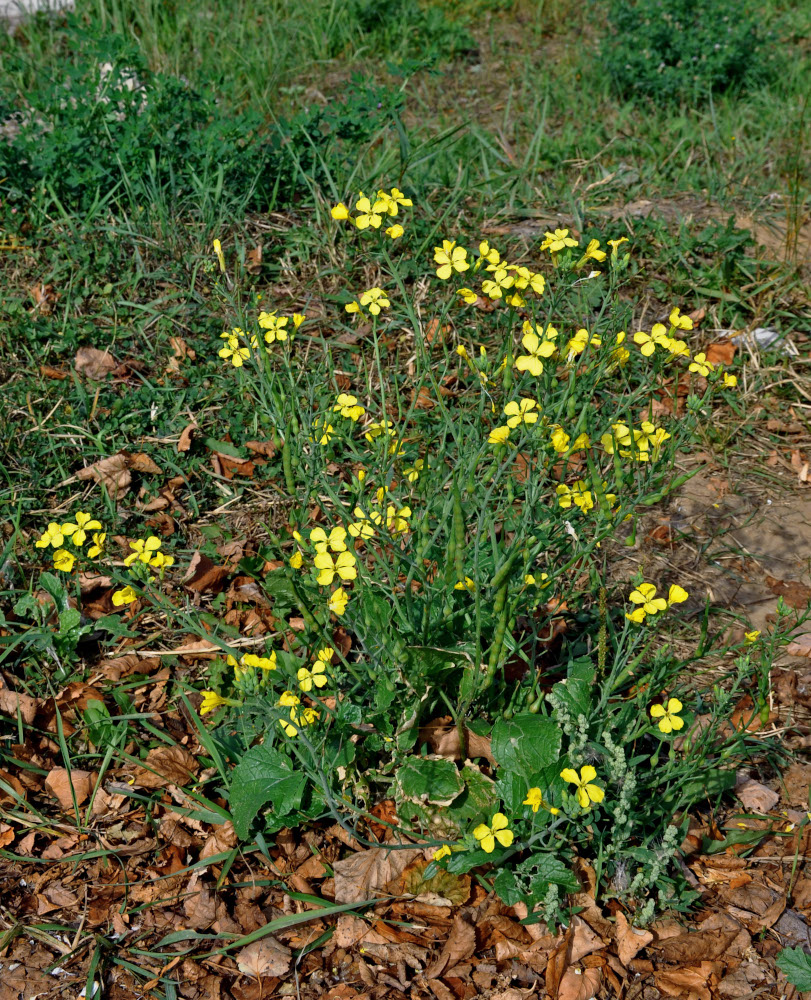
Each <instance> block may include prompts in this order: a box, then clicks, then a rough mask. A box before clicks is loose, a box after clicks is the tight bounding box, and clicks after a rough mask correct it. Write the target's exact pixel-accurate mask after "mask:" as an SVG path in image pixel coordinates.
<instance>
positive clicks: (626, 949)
mask: <svg viewBox="0 0 811 1000" xmlns="http://www.w3.org/2000/svg"><path fill="white" fill-rule="evenodd" d="M616 941H617V955H618V956H619V960H620V962H622V964H623V965H626V966H627V965H628V963H629V962H630V961H631V959H632V958H636V956H637V955H638V954H639V952H640V951H642V949H643V948H647V946H648V945H649V944H650V943H651V941H653V934H652V933H651V932H650V931H645V930H642V929H641V928H638V927H632V926H631V925H630V924H629V923H628V920H627V919H626V917H625V914H624V913H622V911H618V912H617V931H616Z"/></svg>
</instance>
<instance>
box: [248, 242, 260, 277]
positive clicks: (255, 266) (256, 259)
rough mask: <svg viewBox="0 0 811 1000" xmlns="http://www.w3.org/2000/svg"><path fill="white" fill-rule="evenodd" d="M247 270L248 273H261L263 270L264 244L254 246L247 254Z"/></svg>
mask: <svg viewBox="0 0 811 1000" xmlns="http://www.w3.org/2000/svg"><path fill="white" fill-rule="evenodd" d="M245 270H246V271H247V272H248V274H259V272H260V271H261V270H262V244H261V243H260V244H259V246H255V247H253V249H251V250H249V251H248V252H247V253H246V254H245Z"/></svg>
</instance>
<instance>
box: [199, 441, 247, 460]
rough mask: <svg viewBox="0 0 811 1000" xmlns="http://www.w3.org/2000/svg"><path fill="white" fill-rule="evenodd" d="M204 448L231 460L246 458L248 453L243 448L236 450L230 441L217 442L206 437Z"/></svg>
mask: <svg viewBox="0 0 811 1000" xmlns="http://www.w3.org/2000/svg"><path fill="white" fill-rule="evenodd" d="M204 444H205V446H206V448H209V449H210V450H211V451H217V452H219V453H220V454H221V455H230V456H231V458H247V457H248V453H247V451H246V450H245V449H244V448H237V446H236V445H234V444H231V443H230V441H218V440H217V439H216V438H211V437H208V438H206V439H205V442H204Z"/></svg>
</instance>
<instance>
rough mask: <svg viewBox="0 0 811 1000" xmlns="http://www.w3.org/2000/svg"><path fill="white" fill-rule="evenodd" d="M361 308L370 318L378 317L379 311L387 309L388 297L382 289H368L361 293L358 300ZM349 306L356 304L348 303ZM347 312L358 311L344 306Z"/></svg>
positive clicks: (388, 304) (389, 303)
mask: <svg viewBox="0 0 811 1000" xmlns="http://www.w3.org/2000/svg"><path fill="white" fill-rule="evenodd" d="M358 302H359V303H360V305H361V306H364V307H365V308H366V309H367V310H368V311H369V313H370V314H371V315H372V316H379V315H380V310H381V309H388V308H389V306H390V305H391V302H390V301H389V298H388V295H387V294H386V292H385V291H383V289H382V288H377V287H375V288H370V289H369V290H368V291H366V292H363V293H362V294H361V296H360V298H359V299H358ZM350 304H351V305H356V303H350ZM345 308H346V311H347V312H357V311H358V309H357V308H355V309H350V308H349V306H346V307H345Z"/></svg>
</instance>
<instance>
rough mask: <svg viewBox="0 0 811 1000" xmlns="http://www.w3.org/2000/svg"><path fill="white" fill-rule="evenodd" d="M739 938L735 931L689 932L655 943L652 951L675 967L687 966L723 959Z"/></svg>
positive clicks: (651, 946)
mask: <svg viewBox="0 0 811 1000" xmlns="http://www.w3.org/2000/svg"><path fill="white" fill-rule="evenodd" d="M737 936H738V932H737V930H735V929H730V930H728V931H720V932H719V931H688V932H686V933H684V934H677V935H675V936H674V937H670V938H667V940H665V941H661V940H659V941H655V942H654V943H652V944H651V945H650V948H651V950H654V949H655V950H656V954H657V955H658V956H660V957H661V959H662V961H664V962H668V963H671V964H673V965H687V964H689V963H691V962H703V961H705V960H710V959H716V958H721V957H722V956H723V954H724V952H725V951H726V950H727V948H728V947H729V945H730V944H731V943H732V942H733V941H734V940H735V938H736V937H737Z"/></svg>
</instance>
